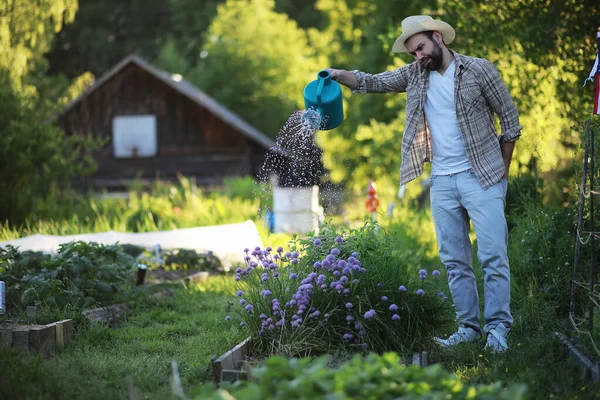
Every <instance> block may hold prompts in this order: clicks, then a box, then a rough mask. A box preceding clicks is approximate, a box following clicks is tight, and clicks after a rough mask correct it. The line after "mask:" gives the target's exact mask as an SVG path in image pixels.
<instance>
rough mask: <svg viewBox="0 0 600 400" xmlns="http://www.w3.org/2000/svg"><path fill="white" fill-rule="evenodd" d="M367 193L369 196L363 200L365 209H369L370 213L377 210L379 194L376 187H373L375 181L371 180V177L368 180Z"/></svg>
mask: <svg viewBox="0 0 600 400" xmlns="http://www.w3.org/2000/svg"><path fill="white" fill-rule="evenodd" d="M367 193H368V194H369V198H368V199H367V201H365V205H366V206H367V210H369V212H371V213H374V212H377V207H379V196H377V189H376V188H375V182H373V179H371V180H370V181H369V187H368V189H367Z"/></svg>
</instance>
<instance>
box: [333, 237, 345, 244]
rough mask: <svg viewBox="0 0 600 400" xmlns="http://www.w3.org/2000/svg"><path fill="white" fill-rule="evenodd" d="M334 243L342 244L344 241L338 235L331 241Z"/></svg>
mask: <svg viewBox="0 0 600 400" xmlns="http://www.w3.org/2000/svg"><path fill="white" fill-rule="evenodd" d="M333 240H334V241H335V242H336V243H342V242H343V241H344V239H342V237H341V236H340V235H338V236H336V237H335V239H333Z"/></svg>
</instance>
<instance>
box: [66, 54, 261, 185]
mask: <svg viewBox="0 0 600 400" xmlns="http://www.w3.org/2000/svg"><path fill="white" fill-rule="evenodd" d="M141 114H154V115H156V118H157V140H158V152H157V155H156V157H153V158H139V159H116V158H114V157H113V148H112V120H113V118H114V117H115V116H120V115H141ZM59 123H60V125H61V126H62V127H63V129H64V130H65V132H67V134H85V133H90V132H91V133H93V134H94V135H95V136H97V137H103V138H107V139H108V142H107V144H106V145H105V146H104V147H103V148H102V149H101V150H100V151H98V152H97V154H96V161H97V163H98V170H97V172H96V173H95V174H94V175H92V176H91V177H88V178H87V179H86V180H85V181H86V182H87V184H88V185H89V186H92V187H94V186H101V187H102V186H110V184H109V183H110V182H116V181H119V180H122V179H131V178H134V177H140V178H152V179H153V178H156V177H163V178H167V179H172V178H174V177H175V176H176V175H177V173H181V174H184V175H186V176H196V177H199V182H200V183H202V181H204V180H206V181H210V183H211V184H213V183H215V181H219V180H220V179H221V178H222V177H224V176H241V175H246V174H253V175H256V173H257V172H258V170H259V169H260V167H261V165H262V162H263V160H264V153H265V150H264V149H263V148H261V147H260V146H259V145H258V144H256V143H255V142H253V141H252V140H250V139H249V138H248V137H247V136H245V135H244V134H242V133H241V132H238V131H236V130H235V129H234V128H232V127H231V126H230V125H228V124H226V123H225V122H223V121H222V120H220V119H219V118H217V117H216V116H215V115H213V114H212V113H210V112H209V111H208V110H207V109H205V108H203V107H201V106H199V105H198V104H197V103H195V102H193V101H192V100H190V99H189V98H187V97H186V96H184V95H182V94H181V93H179V92H177V91H176V90H174V89H173V88H171V87H170V86H168V85H167V84H165V83H164V82H162V81H160V80H159V79H157V78H156V77H154V76H153V75H151V74H149V73H148V72H147V71H145V70H143V69H142V68H140V67H138V66H137V65H135V64H130V65H128V66H126V67H125V68H124V69H123V70H121V71H120V72H119V73H117V74H116V75H115V76H113V77H112V78H110V79H109V80H108V81H107V82H105V83H104V84H103V85H102V86H101V87H99V88H97V89H96V90H95V91H94V92H92V93H90V94H89V95H88V96H87V97H85V98H84V99H82V101H81V102H79V103H78V104H76V105H75V106H74V107H73V108H72V109H70V110H69V111H67V112H66V113H64V114H63V115H62V116H61V117H60V118H59Z"/></svg>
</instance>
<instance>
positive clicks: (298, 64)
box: [188, 0, 325, 137]
mask: <svg viewBox="0 0 600 400" xmlns="http://www.w3.org/2000/svg"><path fill="white" fill-rule="evenodd" d="M274 7H275V2H274V1H273V0H229V1H227V2H226V3H225V4H222V5H220V6H219V7H218V9H217V16H216V17H215V19H214V20H213V22H212V24H211V25H210V27H209V28H208V31H207V32H206V35H205V41H204V47H203V50H202V52H201V53H200V54H199V58H198V64H197V66H196V67H195V68H193V69H192V71H190V73H189V74H188V78H189V79H190V80H191V81H192V82H193V83H195V84H196V85H198V86H199V87H200V88H201V89H203V90H204V91H206V92H207V93H208V94H210V95H211V96H213V97H214V98H216V99H217V100H218V101H220V102H221V103H223V104H225V105H226V106H228V107H229V108H230V109H231V110H233V111H234V112H235V113H237V114H239V115H240V116H241V117H242V118H244V119H245V120H247V121H248V122H249V123H250V124H252V125H254V126H256V127H257V128H259V129H261V130H262V131H264V132H265V133H266V134H268V135H270V136H272V137H275V135H276V134H277V132H278V130H279V129H280V128H281V127H282V126H283V124H284V122H285V121H286V120H287V118H288V117H289V116H290V115H291V114H292V112H293V111H295V110H298V109H303V108H304V103H303V89H304V86H305V85H306V84H307V83H308V82H310V81H312V80H314V79H316V74H317V72H318V71H319V70H320V68H322V67H323V66H324V65H325V59H324V58H322V57H320V55H319V54H315V52H314V50H313V48H311V46H310V43H309V41H308V37H307V35H306V33H305V31H304V30H302V29H301V28H299V27H298V25H297V24H296V23H295V22H294V21H292V20H290V19H289V18H288V17H287V16H286V15H285V14H279V13H277V12H275V11H274Z"/></svg>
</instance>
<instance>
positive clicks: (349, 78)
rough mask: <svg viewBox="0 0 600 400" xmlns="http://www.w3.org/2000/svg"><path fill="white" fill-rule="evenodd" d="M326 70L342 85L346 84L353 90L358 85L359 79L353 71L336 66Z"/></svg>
mask: <svg viewBox="0 0 600 400" xmlns="http://www.w3.org/2000/svg"><path fill="white" fill-rule="evenodd" d="M326 70H327V71H328V72H329V75H331V79H333V80H334V81H336V82H337V83H339V84H340V85H344V86H346V87H348V88H350V89H351V90H354V89H356V88H357V87H358V81H357V80H356V76H355V75H354V74H353V73H352V72H350V71H346V70H343V69H334V68H326Z"/></svg>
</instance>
